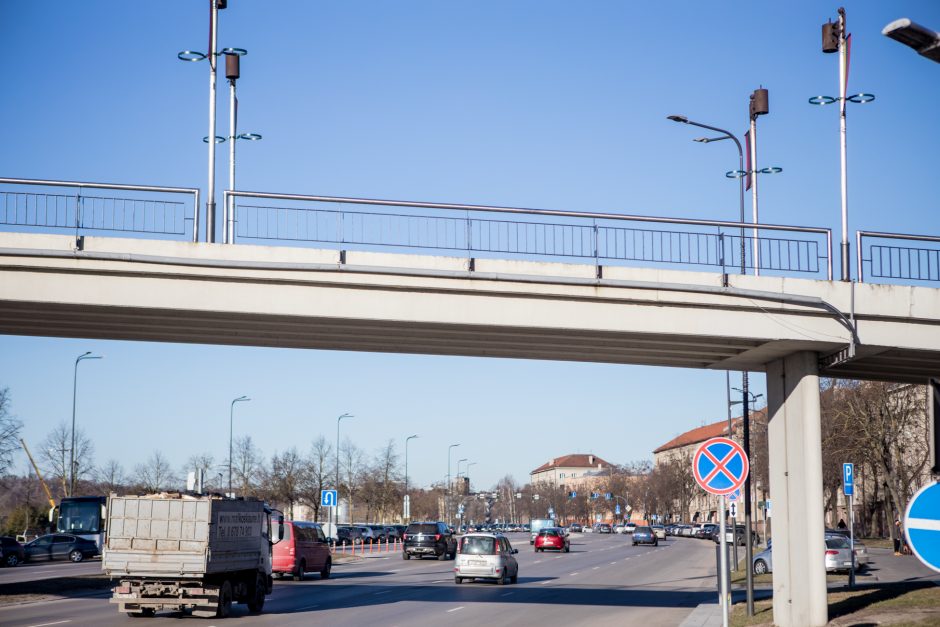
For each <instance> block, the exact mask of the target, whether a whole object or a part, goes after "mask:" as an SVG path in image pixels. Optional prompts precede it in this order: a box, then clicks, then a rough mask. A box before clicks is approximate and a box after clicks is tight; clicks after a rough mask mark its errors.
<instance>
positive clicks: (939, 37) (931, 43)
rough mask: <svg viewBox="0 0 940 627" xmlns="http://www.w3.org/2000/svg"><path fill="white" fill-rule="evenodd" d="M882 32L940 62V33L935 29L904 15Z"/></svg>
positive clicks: (918, 52)
mask: <svg viewBox="0 0 940 627" xmlns="http://www.w3.org/2000/svg"><path fill="white" fill-rule="evenodd" d="M881 34H882V35H884V36H886V37H890V38H891V39H893V40H895V41H898V42H900V43H902V44H904V45H905V46H907V47H909V48H913V49H914V50H916V51H917V54H919V55H920V56H922V57H926V58H928V59H930V60H931V61H933V62H935V63H940V33H938V32H937V31H935V30H932V29H930V28H927V27H925V26H921V25H920V24H917V23H916V22H912V21H911V20H909V19H908V18H906V17H902V18H901V19H899V20H894V21H893V22H891V23H890V24H888V25H887V26H885V27H884V28H883V29H881Z"/></svg>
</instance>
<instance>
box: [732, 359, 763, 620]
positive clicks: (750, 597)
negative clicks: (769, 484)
mask: <svg viewBox="0 0 940 627" xmlns="http://www.w3.org/2000/svg"><path fill="white" fill-rule="evenodd" d="M734 390H735V391H736V392H740V393H741V400H740V401H739V402H740V403H741V413H742V416H741V426H742V429H741V431H742V432H741V439H742V440H743V442H742V445H743V447H744V456H745V457H747V458H748V459H750V458H751V409H750V407H749V405H748V401H753V402H754V404H757V399H758V398H760V397H761V396H763V394H757V395H755V394H754V393H752V392H751V391H750V390H748V389H747V373H746V372H745V373H744V375H743V376H742V385H741V387H740V388H734ZM733 537H734V534H732V538H733ZM732 541H733V540H732ZM753 556H754V547H753V545H752V544H751V473H748V474H747V478H746V479H745V480H744V561H745V572H746V574H747V613H748V616H753V615H754V571H753V569H752V568H751V562H752V561H753Z"/></svg>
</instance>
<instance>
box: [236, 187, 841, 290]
mask: <svg viewBox="0 0 940 627" xmlns="http://www.w3.org/2000/svg"><path fill="white" fill-rule="evenodd" d="M238 199H256V200H271V201H277V203H279V204H277V205H268V204H264V205H262V204H240V203H238V202H237V201H238ZM283 203H308V204H313V205H319V207H316V208H314V207H310V206H307V207H298V206H294V205H291V206H282V205H283ZM323 205H326V207H323ZM349 205H358V206H361V207H364V208H370V209H373V210H372V211H365V210H358V211H357V210H350V209H345V207H346V206H349ZM224 206H226V207H230V210H229V212H228V215H229V222H228V223H227V224H225V225H224V227H223V228H224V232H225V236H226V237H225V241H226V242H228V243H235V241H236V240H264V241H278V242H317V243H327V244H335V245H340V246H345V245H350V244H354V245H361V246H366V247H370V246H374V247H399V248H410V249H429V250H453V251H459V252H461V253H462V254H467V255H468V256H473V255H475V254H479V253H484V254H493V255H507V254H508V255H513V256H522V257H538V258H542V259H545V258H548V259H559V260H564V259H569V258H573V257H574V258H584V259H591V260H593V262H594V263H595V265H597V266H598V271H599V272H600V266H601V262H624V263H628V264H629V263H633V262H636V263H643V262H652V263H661V264H669V265H674V266H699V267H701V266H707V267H715V268H719V269H721V271H722V272H723V273H727V272H729V271H730V272H734V271H740V272H742V273H743V272H746V271H747V270H748V269H751V270H754V271H755V273H759V272H760V271H775V272H782V273H788V272H799V273H807V274H817V275H819V274H821V275H823V276H824V277H825V278H826V279H827V280H832V233H831V230H830V229H825V228H815V227H802V226H786V225H777V224H756V225H755V224H748V223H741V222H730V221H723V220H693V219H686V218H665V217H651V216H637V215H620V214H610V213H588V212H578V211H556V210H546V209H525V208H518V207H493V206H486V205H459V204H449V203H430V202H413V201H400V200H379V199H364V198H342V197H331V196H309V195H300V194H278V193H266V192H245V191H230V190H228V191H225V192H224ZM377 208H381V209H383V210H385V211H376V210H375V209H377ZM389 208H397V209H399V211H397V212H389V211H387V209H389ZM431 211H434V212H438V213H431ZM455 214H458V215H455ZM492 214H497V217H491V216H492ZM484 216H486V217H484ZM515 216H525V217H526V218H528V221H521V220H512V219H509V218H510V217H515ZM630 222H632V223H636V224H635V225H627V223H630ZM654 224H658V225H669V226H668V227H665V226H664V228H660V229H655V228H649V226H648V225H654ZM641 225H642V227H641ZM704 229H708V230H704ZM761 232H773V233H780V234H783V235H786V234H791V233H800V234H806V235H814V236H816V237H815V238H814V239H810V238H807V239H796V238H792V237H785V236H778V237H766V236H763V235H761V234H760V233H761ZM755 249H756V250H757V251H758V252H759V254H758V255H756V256H755V255H754V251H755ZM755 258H756V259H758V260H759V267H756V268H755V264H754V262H753V260H754V259H755Z"/></svg>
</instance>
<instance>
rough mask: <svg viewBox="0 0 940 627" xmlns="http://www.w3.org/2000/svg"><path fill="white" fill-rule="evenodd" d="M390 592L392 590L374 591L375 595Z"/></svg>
mask: <svg viewBox="0 0 940 627" xmlns="http://www.w3.org/2000/svg"><path fill="white" fill-rule="evenodd" d="M389 592H391V590H382V591H380V592H376V593H374V596H378V595H380V594H388V593H389Z"/></svg>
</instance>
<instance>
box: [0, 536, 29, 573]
mask: <svg viewBox="0 0 940 627" xmlns="http://www.w3.org/2000/svg"><path fill="white" fill-rule="evenodd" d="M0 556H3V559H2V561H0V564H3V565H4V566H16V565H17V564H19V563H20V562H22V561H23V560H24V559H25V557H26V554H25V552H24V551H23V545H22V544H20V543H19V542H17V541H16V538H11V537H10V536H0Z"/></svg>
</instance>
